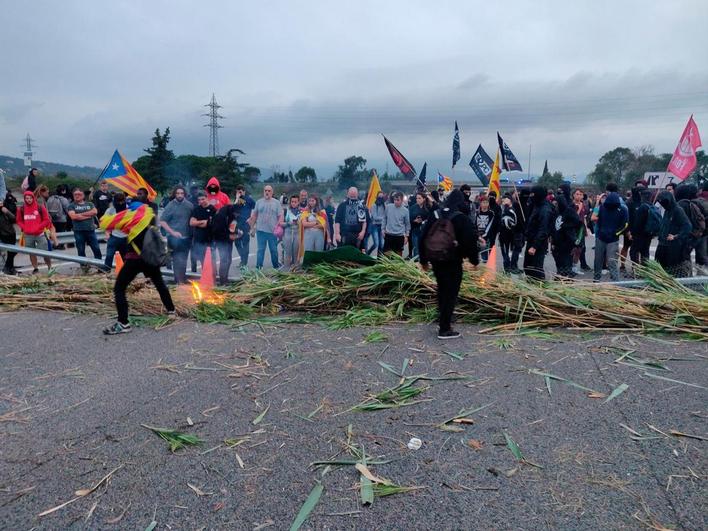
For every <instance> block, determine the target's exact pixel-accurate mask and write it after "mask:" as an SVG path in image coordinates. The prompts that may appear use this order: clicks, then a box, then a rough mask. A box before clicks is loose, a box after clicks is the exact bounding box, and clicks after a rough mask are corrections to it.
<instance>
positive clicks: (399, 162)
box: [384, 136, 416, 181]
mask: <svg viewBox="0 0 708 531" xmlns="http://www.w3.org/2000/svg"><path fill="white" fill-rule="evenodd" d="M384 142H386V147H387V148H388V152H389V153H390V154H391V158H392V159H393V163H394V164H395V165H396V166H398V169H399V170H400V172H401V173H402V174H403V175H404V176H405V178H406V179H408V180H409V181H412V180H413V179H415V176H416V171H415V168H414V167H413V164H411V163H410V162H408V159H406V157H404V156H403V153H401V152H400V151H398V150H397V149H396V146H394V145H393V144H391V142H389V141H388V138H386V137H385V136H384Z"/></svg>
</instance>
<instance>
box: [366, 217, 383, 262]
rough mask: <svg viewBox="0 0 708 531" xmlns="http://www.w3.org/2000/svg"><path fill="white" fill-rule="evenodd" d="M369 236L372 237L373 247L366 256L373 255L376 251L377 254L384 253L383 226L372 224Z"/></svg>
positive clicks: (367, 251)
mask: <svg viewBox="0 0 708 531" xmlns="http://www.w3.org/2000/svg"><path fill="white" fill-rule="evenodd" d="M369 235H370V236H371V247H369V248H368V249H367V250H366V254H371V253H373V252H374V249H375V250H376V254H377V255H380V254H381V253H383V246H384V238H383V233H382V232H381V225H375V224H372V225H371V226H370V227H369Z"/></svg>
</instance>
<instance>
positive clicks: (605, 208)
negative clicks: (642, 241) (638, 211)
mask: <svg viewBox="0 0 708 531" xmlns="http://www.w3.org/2000/svg"><path fill="white" fill-rule="evenodd" d="M598 202H599V203H600V204H599V206H596V207H595V212H594V213H593V221H594V222H595V263H594V266H595V268H594V271H593V279H594V280H595V281H596V282H597V281H599V280H600V279H601V278H602V269H603V267H604V265H605V264H607V268H608V269H609V271H610V280H613V281H616V280H619V240H620V236H621V235H622V233H623V232H625V231H626V230H627V227H628V224H629V213H628V210H627V207H624V206H622V201H621V199H620V196H619V194H618V193H617V192H609V193H605V194H602V195H601V196H600V197H599V198H598Z"/></svg>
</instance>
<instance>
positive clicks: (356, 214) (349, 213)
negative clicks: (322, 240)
mask: <svg viewBox="0 0 708 531" xmlns="http://www.w3.org/2000/svg"><path fill="white" fill-rule="evenodd" d="M368 215H369V213H368V209H367V208H366V205H365V204H364V203H363V201H361V200H360V199H359V191H358V190H357V189H356V188H354V187H351V188H349V190H347V198H346V199H345V200H344V201H342V202H341V203H340V204H339V206H337V211H336V213H335V214H334V239H335V241H336V243H337V245H338V246H342V245H351V246H353V247H356V248H357V249H358V248H360V247H361V246H362V244H363V243H364V237H365V236H366V226H367V220H368Z"/></svg>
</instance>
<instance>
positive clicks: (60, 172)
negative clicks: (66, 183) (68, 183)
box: [56, 171, 69, 179]
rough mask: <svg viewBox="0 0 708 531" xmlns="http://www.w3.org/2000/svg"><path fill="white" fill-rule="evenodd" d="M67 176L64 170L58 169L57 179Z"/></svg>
mask: <svg viewBox="0 0 708 531" xmlns="http://www.w3.org/2000/svg"><path fill="white" fill-rule="evenodd" d="M68 176H69V174H68V173H66V172H65V171H58V172H57V175H56V177H57V179H66V178H67V177H68Z"/></svg>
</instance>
